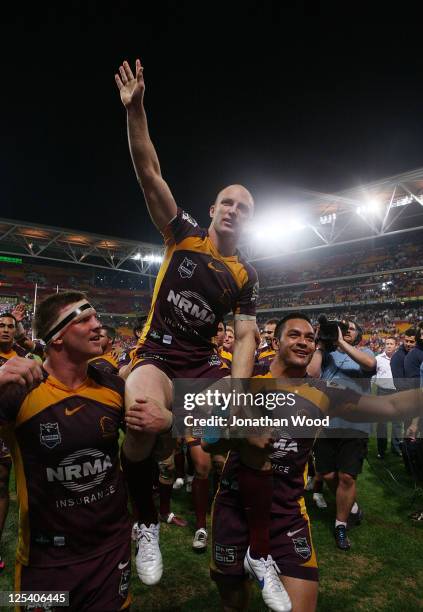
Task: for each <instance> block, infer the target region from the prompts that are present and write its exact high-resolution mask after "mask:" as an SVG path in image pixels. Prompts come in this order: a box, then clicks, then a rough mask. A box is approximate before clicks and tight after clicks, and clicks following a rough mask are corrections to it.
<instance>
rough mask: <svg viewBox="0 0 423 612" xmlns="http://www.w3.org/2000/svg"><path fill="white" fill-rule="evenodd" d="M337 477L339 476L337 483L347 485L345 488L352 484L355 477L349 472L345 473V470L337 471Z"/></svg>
mask: <svg viewBox="0 0 423 612" xmlns="http://www.w3.org/2000/svg"><path fill="white" fill-rule="evenodd" d="M338 478H339V484H340V485H341V486H343V487H347V488H349V487H352V486H354V483H355V478H354V476H351V474H347V473H346V472H339V473H338Z"/></svg>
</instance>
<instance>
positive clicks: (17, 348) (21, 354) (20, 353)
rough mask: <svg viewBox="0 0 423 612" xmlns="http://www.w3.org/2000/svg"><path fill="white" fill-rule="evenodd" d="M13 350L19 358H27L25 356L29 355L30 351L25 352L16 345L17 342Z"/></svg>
mask: <svg viewBox="0 0 423 612" xmlns="http://www.w3.org/2000/svg"><path fill="white" fill-rule="evenodd" d="M12 350H13V351H14V352H15V353H16V356H17V357H25V355H26V354H27V353H28V351H27V350H25V349H24V347H23V346H20V345H19V344H16V342H15V344H14V345H13V347H12Z"/></svg>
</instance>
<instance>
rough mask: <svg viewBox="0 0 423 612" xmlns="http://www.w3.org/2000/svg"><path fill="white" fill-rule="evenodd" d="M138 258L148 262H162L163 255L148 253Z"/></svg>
mask: <svg viewBox="0 0 423 612" xmlns="http://www.w3.org/2000/svg"><path fill="white" fill-rule="evenodd" d="M140 259H142V260H143V261H146V262H148V263H162V261H163V255H155V254H154V253H151V254H149V255H145V256H144V257H140Z"/></svg>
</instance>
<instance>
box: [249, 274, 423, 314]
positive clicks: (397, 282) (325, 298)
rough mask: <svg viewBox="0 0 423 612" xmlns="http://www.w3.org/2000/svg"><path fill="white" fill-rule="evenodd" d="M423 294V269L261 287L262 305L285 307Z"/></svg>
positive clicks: (385, 300)
mask: <svg viewBox="0 0 423 612" xmlns="http://www.w3.org/2000/svg"><path fill="white" fill-rule="evenodd" d="M422 296H423V271H422V270H416V271H410V272H400V273H397V274H389V275H387V276H385V275H384V276H380V275H374V276H369V277H366V278H364V279H363V278H356V279H345V280H341V281H333V282H332V283H324V284H322V283H319V282H312V283H310V284H308V285H306V286H302V287H285V288H284V289H280V290H266V289H265V288H264V289H261V291H260V302H259V309H264V308H283V307H285V306H297V305H298V304H302V305H310V304H348V303H356V302H363V303H369V302H370V303H371V302H401V301H402V300H403V299H404V298H405V299H410V298H421V297H422Z"/></svg>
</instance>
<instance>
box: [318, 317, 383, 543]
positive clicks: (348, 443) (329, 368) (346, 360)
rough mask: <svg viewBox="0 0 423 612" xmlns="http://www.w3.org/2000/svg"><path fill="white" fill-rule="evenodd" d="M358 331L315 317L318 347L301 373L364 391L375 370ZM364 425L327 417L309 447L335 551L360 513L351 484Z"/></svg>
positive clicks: (363, 450)
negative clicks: (332, 500) (332, 498)
mask: <svg viewBox="0 0 423 612" xmlns="http://www.w3.org/2000/svg"><path fill="white" fill-rule="evenodd" d="M361 337H362V332H361V329H360V327H359V326H358V325H357V324H356V323H354V322H353V321H339V322H338V321H327V319H326V317H325V316H324V315H322V316H320V317H319V329H318V336H317V340H318V348H317V350H316V352H315V354H314V356H313V359H312V360H311V363H310V365H309V367H308V369H307V372H308V374H309V376H312V377H313V378H319V377H322V378H323V379H325V380H329V381H331V380H333V381H334V385H336V384H339V385H340V386H346V387H348V388H350V389H353V390H355V391H358V392H360V393H363V392H364V393H368V392H370V379H371V377H372V376H373V375H374V374H375V372H376V359H375V357H374V355H373V353H372V351H371V350H370V349H368V348H358V347H357V345H358V344H359V343H360V341H361ZM370 431H371V425H370V423H351V422H348V421H345V420H344V419H341V418H338V417H337V418H334V419H331V422H330V425H329V427H327V428H324V429H323V430H322V431H321V433H320V437H319V438H318V439H317V440H316V444H315V446H314V455H315V459H316V470H317V472H319V473H321V474H323V478H324V480H325V482H326V483H327V484H328V486H329V487H330V488H331V489H332V490H333V491H334V493H335V494H336V520H335V541H336V545H337V546H338V548H340V549H341V550H348V549H349V548H350V547H351V544H350V541H349V538H348V536H347V533H346V529H347V523H349V526H353V525H358V524H360V522H361V519H362V512H361V510H360V509H359V507H358V505H357V502H356V481H357V476H358V474H360V473H361V470H362V465H363V460H364V458H365V457H366V455H367V443H368V436H369V433H370Z"/></svg>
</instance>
